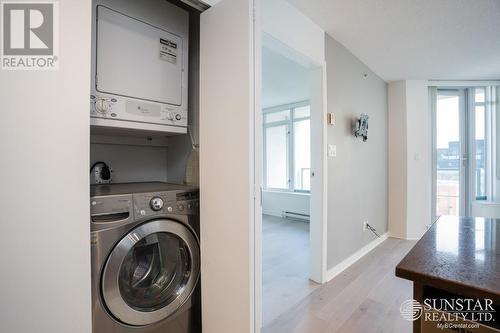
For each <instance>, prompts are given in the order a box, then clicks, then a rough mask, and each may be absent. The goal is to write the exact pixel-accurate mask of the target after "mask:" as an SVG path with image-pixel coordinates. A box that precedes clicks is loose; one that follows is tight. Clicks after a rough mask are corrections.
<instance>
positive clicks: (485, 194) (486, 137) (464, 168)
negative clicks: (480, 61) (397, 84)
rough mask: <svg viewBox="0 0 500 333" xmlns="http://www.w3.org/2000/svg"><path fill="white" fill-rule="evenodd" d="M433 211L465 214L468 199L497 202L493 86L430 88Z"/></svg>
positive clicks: (496, 119)
mask: <svg viewBox="0 0 500 333" xmlns="http://www.w3.org/2000/svg"><path fill="white" fill-rule="evenodd" d="M431 95H432V101H433V112H434V113H433V117H434V118H433V120H434V126H435V128H434V130H435V133H434V134H435V135H434V147H433V149H434V157H435V164H434V172H435V173H434V177H435V178H434V184H433V186H434V187H433V191H434V199H433V200H434V202H433V205H434V212H435V214H436V215H437V216H439V215H464V216H465V215H469V214H471V212H472V207H473V202H474V201H485V200H498V199H497V198H496V197H495V195H498V194H496V193H498V190H497V189H496V186H498V184H497V181H496V176H495V172H496V170H497V164H498V163H497V160H496V158H495V156H496V153H495V151H496V149H497V148H496V138H497V134H496V133H497V130H496V129H497V127H498V126H500V123H498V122H499V121H500V118H499V117H498V116H497V115H496V112H497V105H498V88H497V87H491V86H490V87H465V88H460V87H458V88H444V89H439V88H438V89H431Z"/></svg>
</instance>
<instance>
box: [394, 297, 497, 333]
mask: <svg viewBox="0 0 500 333" xmlns="http://www.w3.org/2000/svg"><path fill="white" fill-rule="evenodd" d="M399 311H400V313H401V316H402V317H403V318H404V319H406V320H408V321H415V320H418V319H421V320H423V321H426V322H435V323H436V324H437V327H445V326H443V325H455V326H453V327H458V326H456V325H458V324H456V323H460V322H472V323H477V322H483V323H485V322H493V321H495V319H496V310H495V307H494V306H493V301H492V300H491V299H483V300H480V299H472V298H444V299H437V298H436V299H427V298H426V299H424V301H423V304H420V303H419V302H417V301H416V300H413V299H409V300H407V301H404V302H403V303H401V306H400V309H399ZM476 325H477V324H476ZM469 328H470V327H469Z"/></svg>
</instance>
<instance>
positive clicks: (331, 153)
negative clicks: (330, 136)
mask: <svg viewBox="0 0 500 333" xmlns="http://www.w3.org/2000/svg"><path fill="white" fill-rule="evenodd" d="M336 156H337V145H328V157H336Z"/></svg>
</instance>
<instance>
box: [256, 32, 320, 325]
mask: <svg viewBox="0 0 500 333" xmlns="http://www.w3.org/2000/svg"><path fill="white" fill-rule="evenodd" d="M262 44H263V45H262V54H261V56H262V91H261V105H262V113H261V124H262V233H261V239H262V286H261V295H262V308H261V310H262V328H263V332H272V323H273V321H274V320H276V319H277V318H278V317H279V316H280V315H281V314H284V313H286V312H287V311H288V310H290V309H291V308H293V306H295V305H297V304H298V303H299V302H300V301H301V300H302V299H303V298H305V297H306V296H307V295H309V294H310V293H311V292H312V291H313V290H314V289H316V288H317V287H318V286H319V285H320V284H319V283H317V282H322V281H317V282H314V281H313V280H312V279H314V273H313V272H312V270H313V269H311V267H314V266H318V265H319V266H321V265H322V262H321V261H322V257H321V256H318V255H313V252H314V250H315V249H314V248H312V246H311V244H313V243H312V241H311V240H312V239H313V238H314V237H312V234H311V229H312V228H313V227H314V226H317V223H320V224H321V223H322V221H321V219H320V218H319V216H321V214H318V212H315V211H314V209H317V207H318V206H317V205H316V206H315V205H314V204H311V197H313V196H314V195H318V193H317V191H321V190H322V188H318V186H317V185H318V184H317V183H315V181H316V180H315V179H314V178H315V174H314V171H313V170H315V169H314V167H313V166H314V162H313V159H314V157H317V155H318V154H321V153H318V151H317V150H314V149H313V146H314V145H317V144H318V137H317V136H316V137H315V136H314V134H313V128H314V126H318V124H317V123H320V124H322V122H321V120H320V119H322V117H318V115H317V114H314V112H315V111H316V112H318V110H319V113H321V109H319V108H320V105H321V103H318V102H317V98H318V96H317V94H315V93H314V91H315V88H314V87H313V86H314V82H315V80H317V77H316V76H315V74H316V70H317V69H316V68H315V67H314V66H313V65H312V63H311V61H309V60H308V59H306V58H305V57H304V56H303V55H301V54H300V53H298V52H296V51H295V50H293V49H291V48H289V47H287V46H285V45H280V43H279V42H277V41H276V40H274V39H273V38H272V37H270V36H267V35H265V36H264V38H263V43H262ZM316 128H317V127H316ZM320 144H321V143H320ZM318 169H319V168H318ZM315 213H316V214H315ZM316 245H317V246H320V247H321V244H316Z"/></svg>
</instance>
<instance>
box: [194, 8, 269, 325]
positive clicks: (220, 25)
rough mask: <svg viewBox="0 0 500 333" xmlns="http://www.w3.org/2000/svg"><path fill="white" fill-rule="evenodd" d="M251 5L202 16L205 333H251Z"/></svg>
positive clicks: (252, 176)
mask: <svg viewBox="0 0 500 333" xmlns="http://www.w3.org/2000/svg"><path fill="white" fill-rule="evenodd" d="M251 3H253V1H249V0H226V1H222V2H220V3H218V4H217V5H216V6H215V7H213V8H210V9H208V10H207V11H206V12H204V13H203V14H202V15H201V38H200V40H201V47H200V205H201V212H200V217H201V221H200V229H201V259H202V260H201V270H202V272H203V274H202V275H201V285H202V317H203V332H205V333H221V332H238V333H251V332H253V328H254V295H255V294H254V271H253V269H254V230H253V228H254V225H255V222H254V211H255V206H254V205H255V202H254V182H255V180H254V169H253V164H254V146H253V138H254V116H255V114H254V110H255V105H254V95H253V91H254V90H253V88H254V67H253V64H254V58H253V56H254V48H253V45H252V40H253V39H252V32H253V22H252V17H251V13H252V11H253V8H252V6H251ZM221 41H223V42H221ZM214 45H216V46H217V47H214ZM259 113H260V110H259ZM257 200H259V198H257ZM257 202H258V201H257Z"/></svg>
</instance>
